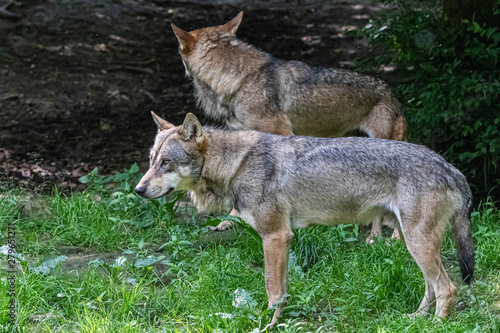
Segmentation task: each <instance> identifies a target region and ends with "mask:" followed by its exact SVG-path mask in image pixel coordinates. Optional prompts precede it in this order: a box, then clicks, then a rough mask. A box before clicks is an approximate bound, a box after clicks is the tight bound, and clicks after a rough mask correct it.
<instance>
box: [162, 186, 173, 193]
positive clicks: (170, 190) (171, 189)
mask: <svg viewBox="0 0 500 333" xmlns="http://www.w3.org/2000/svg"><path fill="white" fill-rule="evenodd" d="M173 191H174V188H173V187H171V188H170V189H169V190H168V191H167V192H165V194H164V195H169V194H170V193H172V192H173Z"/></svg>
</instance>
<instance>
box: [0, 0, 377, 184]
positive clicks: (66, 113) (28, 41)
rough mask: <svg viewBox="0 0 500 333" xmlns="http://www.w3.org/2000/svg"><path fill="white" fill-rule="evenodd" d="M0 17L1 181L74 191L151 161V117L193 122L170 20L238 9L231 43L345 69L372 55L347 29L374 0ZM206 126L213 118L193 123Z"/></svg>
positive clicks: (109, 8) (27, 9) (197, 2)
mask: <svg viewBox="0 0 500 333" xmlns="http://www.w3.org/2000/svg"><path fill="white" fill-rule="evenodd" d="M7 9H8V11H9V12H11V13H13V14H15V15H16V17H6V16H2V15H0V182H2V181H8V182H14V183H15V184H19V185H30V186H40V185H41V186H42V187H45V188H50V187H52V186H53V185H54V184H56V185H58V186H62V187H65V186H66V187H67V186H76V185H77V184H78V181H77V179H78V177H80V176H82V175H84V174H87V173H88V172H90V171H91V170H92V169H93V168H94V167H96V166H97V167H99V170H100V171H101V172H102V173H106V174H109V173H113V172H114V171H122V170H123V168H125V167H127V168H128V167H130V165H132V164H133V163H134V162H140V163H141V164H142V165H144V163H145V162H146V161H147V151H148V148H149V146H150V145H151V144H152V139H153V137H154V134H155V128H154V125H153V122H152V121H151V119H150V114H149V111H150V110H154V111H155V112H157V113H158V114H160V115H162V116H164V117H165V118H167V119H168V120H170V121H172V122H174V123H179V122H180V121H181V120H182V119H183V117H184V115H185V114H186V113H187V112H194V113H195V114H197V115H200V111H199V110H198V109H197V108H196V105H195V101H194V99H193V97H192V89H191V87H190V82H189V80H188V79H187V78H185V77H184V68H183V66H182V63H181V61H180V56H179V55H178V50H177V47H178V45H177V41H176V39H175V36H174V34H173V33H172V31H171V28H170V23H172V22H175V24H177V25H179V26H180V27H182V28H183V29H186V30H191V29H195V28H200V27H204V26H210V25H218V24H222V23H224V22H226V21H228V20H229V19H231V18H232V17H234V16H235V15H236V14H237V13H238V12H239V11H240V10H243V11H244V12H245V14H244V18H243V23H242V25H241V26H240V28H239V31H238V35H239V37H240V38H241V39H243V40H245V41H247V42H249V43H251V44H253V45H256V46H258V47H259V48H261V49H262V50H264V51H266V52H269V53H271V54H273V55H274V56H276V57H278V58H283V59H297V60H303V61H306V62H309V63H311V64H318V65H326V66H336V67H350V66H352V61H353V60H354V58H356V57H358V56H363V55H367V54H369V53H370V49H369V48H368V47H367V46H366V45H364V44H363V43H362V42H360V41H355V40H353V39H349V38H346V36H345V33H344V31H345V30H346V29H349V28H352V27H354V26H359V25H362V24H365V23H366V22H367V20H368V18H369V17H370V16H373V15H374V14H376V13H377V12H378V11H380V10H381V7H380V5H379V4H377V2H375V1H366V0H364V1H353V0H344V1H310V0H301V1H293V2H287V1H281V0H272V1H231V0H227V1H204V0H193V1H182V0H179V1H162V0H142V1H141V0H122V1H118V0H115V1H113V0H101V1H96V0H77V1H66V0H50V1H41V0H40V1H36V0H33V1H23V2H14V3H13V4H12V5H10V6H9V7H8V8H7ZM201 119H202V121H204V122H205V123H209V122H210V121H209V120H207V119H204V117H201Z"/></svg>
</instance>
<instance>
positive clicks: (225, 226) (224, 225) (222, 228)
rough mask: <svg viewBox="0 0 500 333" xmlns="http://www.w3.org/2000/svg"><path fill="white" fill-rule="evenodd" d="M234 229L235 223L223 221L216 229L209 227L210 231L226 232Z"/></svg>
mask: <svg viewBox="0 0 500 333" xmlns="http://www.w3.org/2000/svg"><path fill="white" fill-rule="evenodd" d="M232 227H233V222H231V221H222V222H221V223H219V225H218V226H216V227H212V226H209V227H208V229H209V230H212V231H225V230H229V229H231V228H232Z"/></svg>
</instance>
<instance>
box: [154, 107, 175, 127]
mask: <svg viewBox="0 0 500 333" xmlns="http://www.w3.org/2000/svg"><path fill="white" fill-rule="evenodd" d="M151 115H152V116H153V121H154V122H155V124H156V127H158V131H161V130H168V129H171V128H172V127H175V126H174V125H172V124H171V123H169V122H168V121H166V120H165V119H162V118H160V117H158V116H157V115H156V114H155V113H154V112H153V111H151Z"/></svg>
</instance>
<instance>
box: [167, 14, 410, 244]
mask: <svg viewBox="0 0 500 333" xmlns="http://www.w3.org/2000/svg"><path fill="white" fill-rule="evenodd" d="M242 17H243V12H240V13H239V14H238V15H237V16H236V17H235V18H234V19H232V20H231V21H229V22H227V23H226V24H224V25H221V26H214V27H208V28H203V29H198V30H194V31H190V32H187V31H184V30H182V29H180V28H178V27H177V26H176V25H174V24H172V29H173V31H174V33H175V35H176V36H177V39H178V41H179V50H180V54H181V58H182V62H183V64H184V66H185V68H186V74H187V75H188V76H189V77H191V78H192V80H193V83H194V90H195V96H196V99H197V101H198V104H199V105H200V106H201V108H202V109H203V110H204V112H205V114H206V115H208V116H210V117H212V118H216V119H219V120H222V121H225V123H226V124H227V126H228V128H229V129H231V130H257V131H261V132H266V133H271V134H279V135H294V134H295V135H308V136H317V137H341V136H345V135H347V134H349V133H350V132H352V131H355V130H358V131H361V132H364V133H366V134H367V135H368V136H370V137H373V138H382V139H390V140H405V136H406V120H405V117H404V115H403V113H402V111H401V107H400V104H399V102H398V101H397V100H396V98H395V97H394V95H393V93H392V91H391V89H390V88H389V86H388V85H387V84H386V83H385V82H383V81H382V80H379V79H376V78H374V77H372V76H368V75H361V74H358V73H355V72H353V71H349V70H345V69H334V68H325V67H313V66H310V65H307V64H305V63H303V62H300V61H285V60H280V59H276V58H274V57H273V56H272V55H270V54H268V53H266V52H263V51H260V50H258V49H257V48H255V47H253V46H252V45H249V44H247V43H245V42H243V41H241V40H239V39H238V38H236V30H237V29H238V27H239V25H240V23H241V20H242ZM235 214H236V212H235V211H232V212H231V215H235ZM373 222H374V223H373V228H372V234H371V235H370V237H369V238H368V239H367V240H368V241H369V242H370V241H372V240H371V239H372V237H373V236H376V235H380V234H381V230H382V225H381V220H380V219H378V218H377V219H375V220H374V221H373ZM229 226H230V223H229V222H227V221H224V222H222V223H221V224H220V225H219V226H218V227H217V228H214V229H217V230H224V229H226V228H228V227H229ZM394 236H398V234H397V230H396V231H395V233H394Z"/></svg>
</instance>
